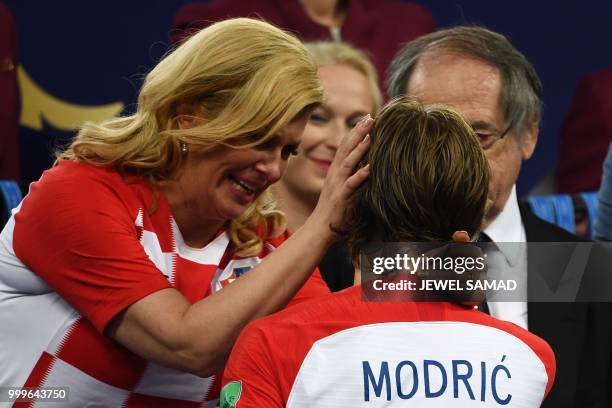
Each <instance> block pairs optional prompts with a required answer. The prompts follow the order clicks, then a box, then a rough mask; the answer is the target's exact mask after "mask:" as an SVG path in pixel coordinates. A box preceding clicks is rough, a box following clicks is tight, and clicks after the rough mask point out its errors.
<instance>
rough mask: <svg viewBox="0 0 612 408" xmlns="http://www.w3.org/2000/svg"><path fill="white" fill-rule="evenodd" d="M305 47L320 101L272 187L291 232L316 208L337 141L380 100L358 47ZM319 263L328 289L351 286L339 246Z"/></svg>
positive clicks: (373, 76) (350, 273) (348, 267)
mask: <svg viewBox="0 0 612 408" xmlns="http://www.w3.org/2000/svg"><path fill="white" fill-rule="evenodd" d="M306 47H307V48H308V50H309V51H310V52H311V54H312V55H313V56H314V59H315V61H316V62H317V65H318V67H319V69H318V72H319V78H320V79H321V85H322V86H323V92H324V100H323V103H321V104H319V105H317V106H316V107H315V108H314V110H313V112H312V115H311V116H310V119H309V120H308V123H307V124H306V128H305V130H304V135H303V137H302V144H301V145H300V148H299V149H298V150H299V152H298V154H297V155H296V156H295V157H293V158H292V159H291V160H290V162H289V166H288V167H287V172H286V173H285V175H284V176H283V178H282V179H281V181H280V182H279V183H277V185H276V186H275V187H274V192H275V195H276V197H277V198H278V200H279V203H280V205H281V207H282V209H283V211H284V212H285V214H286V216H287V222H288V226H289V229H290V230H291V231H297V230H298V229H299V228H300V227H301V226H302V225H303V224H304V222H305V221H306V220H307V219H308V217H309V216H310V215H311V213H312V212H313V210H314V208H315V207H316V205H317V202H318V200H319V195H320V194H321V191H322V189H323V184H324V181H325V177H326V175H327V173H328V171H329V168H330V165H331V163H332V160H333V158H334V155H335V154H336V151H337V149H338V146H339V145H340V143H341V141H342V140H343V139H345V138H346V137H347V135H348V134H349V132H350V131H351V129H353V127H355V125H356V124H357V123H358V122H359V120H360V119H361V118H363V117H364V116H366V115H374V114H375V113H376V112H377V111H378V110H379V109H380V106H381V103H382V95H381V92H380V89H379V88H378V79H377V76H376V71H375V69H374V67H373V66H372V64H371V62H370V61H369V59H368V58H367V56H365V54H363V53H362V52H361V51H359V50H356V49H355V48H352V47H351V46H350V45H347V44H344V43H337V42H316V43H306ZM319 267H320V269H321V273H322V275H323V278H324V279H325V281H326V282H327V284H328V285H329V287H330V289H332V290H333V291H336V290H340V289H343V288H346V287H348V286H350V285H352V283H353V269H352V266H351V264H350V263H349V262H348V259H347V258H346V257H345V256H344V253H343V251H342V247H341V245H339V244H338V245H334V246H333V247H332V249H331V250H330V251H329V252H328V253H327V255H326V256H325V258H324V259H323V262H322V263H321V264H320V265H319Z"/></svg>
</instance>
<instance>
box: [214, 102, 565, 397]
mask: <svg viewBox="0 0 612 408" xmlns="http://www.w3.org/2000/svg"><path fill="white" fill-rule="evenodd" d="M370 137H371V144H370V150H369V152H368V154H367V157H366V158H365V159H364V160H365V161H366V162H367V163H368V164H369V166H370V176H369V179H368V180H367V181H366V182H365V183H364V185H363V186H362V187H361V188H360V189H359V190H357V191H356V192H355V194H354V195H353V196H352V197H351V199H350V202H349V204H348V206H347V217H348V221H349V222H348V223H347V225H350V227H348V228H347V229H346V230H344V231H343V234H344V235H346V238H347V241H348V245H349V252H350V253H351V255H352V260H353V263H354V264H355V266H356V273H355V282H356V283H359V282H360V277H361V275H360V272H361V271H360V269H361V268H362V267H363V268H364V272H365V271H366V267H365V264H361V262H360V260H363V259H364V258H363V257H361V258H360V257H359V253H360V251H361V250H362V249H364V248H365V246H366V244H368V243H378V244H380V245H381V246H380V249H382V250H383V252H384V251H385V250H384V248H383V247H384V245H383V244H382V243H384V242H389V241H403V242H431V241H450V240H453V241H459V242H466V241H469V236H476V235H478V232H479V229H480V225H481V222H482V217H483V214H484V212H485V204H486V200H487V185H488V182H489V172H488V165H487V162H486V159H485V157H484V154H483V152H482V150H481V149H480V145H479V142H478V140H477V138H476V136H475V134H474V132H473V131H472V129H470V127H469V125H468V124H467V123H466V122H465V121H464V120H463V119H462V118H461V117H460V116H459V115H458V114H457V113H455V112H453V111H450V110H447V109H444V108H438V107H427V108H424V107H422V106H420V105H418V104H416V103H414V102H407V101H405V100H396V101H393V102H392V103H390V104H389V105H388V106H387V107H386V108H385V109H383V111H382V112H381V113H380V115H379V116H378V117H377V118H376V120H375V122H374V126H373V127H372V130H371V132H370ZM440 163H444V165H440ZM449 209H452V211H449ZM460 246H461V247H464V246H465V247H468V245H467V244H461V245H460ZM469 248H474V247H472V246H469ZM421 271H423V270H421ZM435 272H437V271H430V273H431V275H430V276H433V275H434V274H435ZM453 274H454V272H453ZM417 275H418V273H417ZM366 276H367V275H366ZM414 279H415V280H414V281H413V282H415V283H417V282H422V281H419V280H418V279H417V278H414ZM367 285H368V284H366V283H364V286H363V288H364V292H363V295H364V296H367V297H368V299H369V300H370V301H364V300H362V290H361V288H360V287H359V286H354V287H352V288H348V289H346V290H343V291H341V292H337V293H334V294H332V295H330V296H327V297H324V298H321V299H316V300H315V301H312V302H308V303H303V304H302V305H297V306H295V307H292V308H289V309H287V310H286V311H284V312H281V313H278V314H276V315H273V316H270V317H267V318H264V319H261V320H258V321H256V322H254V323H252V324H250V325H249V326H247V328H246V329H245V330H244V331H243V333H242V334H241V336H240V338H239V339H238V341H237V342H236V344H235V346H234V349H233V351H232V355H231V356H230V359H229V361H228V364H227V366H226V370H225V373H224V376H223V382H224V387H223V390H222V392H221V401H220V406H221V407H222V408H226V407H264V406H265V407H285V406H287V407H312V406H325V407H356V406H364V405H366V406H371V407H382V406H385V407H389V406H406V405H407V404H410V406H425V407H441V406H444V407H464V406H468V404H470V403H472V404H474V403H476V404H478V406H481V407H494V406H498V405H509V406H512V407H519V408H522V407H538V406H539V405H540V403H541V402H542V400H543V399H544V397H545V396H546V394H547V393H548V391H549V390H550V387H551V386H552V382H553V380H554V372H555V362H554V355H553V353H552V350H551V349H550V347H549V346H548V345H547V344H546V342H544V341H543V340H542V339H540V338H538V337H537V336H535V335H533V334H531V333H529V332H528V331H526V330H524V329H522V328H520V327H518V326H516V325H514V324H511V323H508V322H502V321H499V320H497V319H494V318H492V317H490V316H487V315H486V314H484V313H481V312H479V311H477V310H475V309H474V308H473V307H470V306H463V305H460V304H457V303H451V302H448V301H440V302H415V301H410V300H412V299H414V297H413V295H411V294H410V292H409V291H406V292H404V293H405V295H404V297H403V298H401V299H402V300H404V301H402V302H391V301H389V300H390V299H395V300H397V295H396V292H394V290H391V291H387V292H386V293H383V291H381V292H379V293H378V294H374V295H373V296H372V297H369V295H368V294H372V292H373V291H372V290H369V291H366V290H365V289H367V288H368V286H367ZM369 288H370V289H374V290H377V289H376V284H374V285H373V286H369ZM389 292H391V293H389Z"/></svg>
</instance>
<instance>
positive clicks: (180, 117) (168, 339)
mask: <svg viewBox="0 0 612 408" xmlns="http://www.w3.org/2000/svg"><path fill="white" fill-rule="evenodd" d="M321 99H322V91H321V88H320V84H319V80H318V78H317V72H316V65H315V64H314V62H313V61H312V58H311V56H310V55H309V53H308V52H307V51H306V49H305V48H304V47H303V45H302V44H301V43H300V42H299V41H298V40H297V39H295V38H294V37H292V36H290V35H288V34H286V33H284V32H283V31H281V30H279V29H277V28H275V27H273V26H271V25H269V24H266V23H263V22H260V21H256V20H249V19H236V20H228V21H224V22H220V23H218V24H215V25H212V26H210V27H209V28H207V29H205V30H203V31H201V32H200V33H198V34H196V35H195V36H193V37H192V38H191V39H190V40H188V41H187V42H185V43H184V44H182V45H181V46H180V47H178V48H177V49H176V50H174V51H173V52H172V53H170V54H169V55H168V56H167V57H166V58H165V59H163V60H162V61H161V62H160V63H159V64H158V65H157V66H156V67H155V68H154V69H153V70H152V71H151V72H150V73H149V74H148V76H147V77H146V79H145V82H144V84H143V87H142V89H141V91H140V94H139V99H138V108H137V110H136V112H135V113H134V114H132V115H130V116H126V117H122V118H117V119H113V120H111V121H108V122H105V123H101V124H96V125H94V124H87V125H85V126H84V127H83V128H82V129H81V131H80V132H79V134H78V135H77V137H76V138H75V140H74V141H73V143H72V144H71V145H70V147H69V148H68V149H67V150H66V151H64V152H63V153H61V154H60V155H59V157H58V162H57V165H56V166H55V167H54V168H52V169H51V170H49V171H47V172H45V174H44V175H43V177H42V178H41V180H40V181H39V182H37V183H34V184H33V185H32V187H31V191H30V194H29V195H28V196H27V197H26V198H25V199H24V201H23V202H22V204H21V206H20V207H19V209H18V210H17V212H16V213H15V214H14V216H13V217H12V218H11V220H10V221H9V223H8V224H7V226H6V228H5V229H4V230H3V232H2V235H0V270H1V273H0V325H1V326H2V327H4V328H10V329H4V330H2V331H0V344H2V347H0V366H1V367H2V370H1V372H0V386H14V387H26V386H27V387H42V386H45V387H53V386H56V387H69V396H68V398H67V399H64V400H63V403H62V406H64V407H83V406H90V405H91V406H113V407H118V406H123V407H132V406H139V407H141V406H200V405H202V404H203V403H204V405H205V406H208V405H210V406H214V405H215V404H216V399H217V398H218V385H217V384H218V383H217V380H216V379H217V377H216V376H215V373H217V372H219V370H221V369H222V368H223V365H224V363H225V361H226V358H227V355H228V353H229V351H230V349H231V347H232V345H233V343H234V340H235V339H236V337H237V335H238V334H239V333H240V331H241V330H242V328H243V327H244V325H245V324H247V323H248V322H249V321H251V320H253V319H255V318H257V317H260V316H263V315H266V314H269V313H272V312H274V311H276V310H279V309H281V308H282V307H284V306H285V305H286V304H287V303H288V302H289V301H290V300H291V299H292V298H293V297H294V296H295V295H296V292H298V290H299V289H300V288H301V287H302V286H303V285H304V283H305V282H306V285H305V287H304V290H303V292H302V295H301V297H302V298H305V297H312V296H316V295H320V294H322V293H325V292H326V291H327V289H326V288H325V286H324V284H323V283H322V282H321V280H320V278H319V279H318V280H317V279H316V278H312V279H310V280H309V277H310V276H311V274H312V271H313V270H314V269H315V268H316V265H317V263H318V262H319V260H320V258H321V256H322V254H323V253H324V252H325V251H326V250H327V248H328V246H329V245H330V244H331V243H332V241H333V240H334V239H335V235H334V232H333V231H332V230H331V229H330V225H335V224H338V222H339V220H340V219H341V213H342V211H343V206H344V202H345V201H346V199H347V197H348V196H349V195H350V194H351V192H352V191H353V190H354V189H355V188H356V187H357V186H358V185H359V184H360V183H361V182H363V180H364V179H365V178H367V175H368V170H367V169H360V170H357V171H356V172H355V171H354V170H353V169H355V167H356V165H357V163H358V162H359V160H360V158H361V157H362V156H363V154H364V153H365V151H366V150H367V147H368V143H367V140H366V141H365V142H362V141H363V138H364V136H365V134H366V133H367V131H368V129H369V126H370V124H371V123H370V122H371V121H368V120H365V121H362V122H361V125H360V126H358V127H357V128H356V129H355V131H354V132H352V134H351V135H350V136H349V137H347V138H346V140H345V143H343V145H342V147H341V148H340V149H339V152H338V154H337V155H336V160H335V161H334V162H333V164H332V165H331V167H330V170H329V172H328V178H327V180H326V186H325V187H324V189H323V192H322V193H321V200H320V202H319V204H318V205H317V206H316V209H315V210H314V212H313V216H312V217H311V218H309V219H308V220H307V221H306V222H304V225H303V227H302V228H300V229H299V230H298V231H295V233H294V234H293V236H292V237H291V238H289V239H286V240H285V238H286V236H285V235H284V234H283V231H284V225H285V222H284V218H283V216H282V213H281V212H280V211H279V210H278V209H277V208H276V206H275V203H274V201H273V200H272V199H271V195H270V194H269V192H268V188H269V186H270V185H272V184H274V183H275V182H276V181H278V180H279V179H280V177H281V175H282V174H283V173H284V171H285V168H286V166H287V160H288V159H289V156H291V155H292V154H294V153H295V150H296V147H297V145H298V144H299V143H300V141H301V135H302V132H303V130H304V127H305V125H306V122H307V120H308V117H309V115H310V113H311V111H312V109H313V106H314V105H316V104H317V103H319V102H320V101H321ZM283 241H284V244H283V245H282V246H280V247H278V246H279V244H280V243H281V242H283ZM304 247H308V248H309V251H308V252H306V253H305V252H304V251H303V248H304ZM264 258H265V259H264ZM237 278H238V279H237ZM221 289H222V290H221ZM304 291H305V292H304Z"/></svg>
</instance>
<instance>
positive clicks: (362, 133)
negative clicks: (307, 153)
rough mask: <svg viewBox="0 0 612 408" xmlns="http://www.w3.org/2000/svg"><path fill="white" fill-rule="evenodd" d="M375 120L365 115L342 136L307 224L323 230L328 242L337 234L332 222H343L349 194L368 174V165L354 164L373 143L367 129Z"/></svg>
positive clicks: (321, 231) (334, 223) (321, 235)
mask: <svg viewBox="0 0 612 408" xmlns="http://www.w3.org/2000/svg"><path fill="white" fill-rule="evenodd" d="M372 123H373V119H372V117H371V116H370V115H366V116H365V117H363V118H362V119H361V120H360V121H359V123H358V124H357V126H355V127H354V128H353V129H352V130H351V132H350V133H349V135H348V137H346V138H345V139H343V140H342V142H341V144H340V146H339V147H338V150H337V151H336V155H335V157H334V160H333V162H332V164H331V166H330V168H329V171H328V173H327V177H326V178H325V183H324V184H323V190H322V191H321V195H320V197H319V202H318V203H317V206H316V207H315V209H314V211H313V212H312V214H311V215H310V217H308V219H307V220H306V222H305V224H304V226H308V225H311V226H313V227H314V228H316V229H318V230H320V232H319V234H320V237H321V239H324V240H327V241H328V242H329V243H331V242H332V241H333V240H334V239H335V238H336V234H335V233H334V231H333V230H332V228H331V226H339V225H340V224H341V223H342V217H343V214H344V208H345V205H346V202H347V200H348V198H349V196H350V195H351V194H352V193H353V192H354V191H355V190H356V189H357V187H359V186H360V185H361V184H362V183H363V182H364V181H365V180H366V179H367V178H368V176H369V166H365V167H362V168H360V169H357V170H355V167H357V165H358V164H359V162H360V160H361V159H362V158H363V156H364V154H365V153H366V152H367V151H368V148H369V147H370V138H369V136H368V132H369V131H370V128H371V127H372Z"/></svg>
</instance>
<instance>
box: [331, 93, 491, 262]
mask: <svg viewBox="0 0 612 408" xmlns="http://www.w3.org/2000/svg"><path fill="white" fill-rule="evenodd" d="M370 137H371V142H370V150H369V152H368V154H367V156H366V158H365V159H364V161H365V162H367V163H369V164H370V176H369V178H368V180H367V181H366V182H365V183H364V184H363V185H362V186H361V187H360V188H359V189H358V190H357V191H356V192H355V193H354V194H353V196H352V197H351V198H350V201H349V204H348V206H347V218H348V225H349V227H347V228H346V229H345V230H344V231H342V233H343V234H344V235H345V236H346V238H347V240H348V246H349V251H350V255H351V259H352V260H356V259H358V256H359V251H360V250H361V248H362V247H363V245H364V244H365V243H367V242H384V241H387V242H400V241H404V242H418V241H450V240H451V237H452V234H453V233H454V232H455V231H461V230H463V231H467V232H468V234H469V235H470V236H471V237H472V236H474V235H476V234H477V233H478V232H479V231H480V226H481V224H482V218H483V216H484V210H485V204H486V201H487V193H488V186H489V166H488V163H487V160H486V158H485V156H484V153H483V151H482V148H481V147H480V142H479V140H478V137H477V136H476V134H475V133H474V130H472V128H471V127H470V125H468V124H467V122H466V121H465V120H464V119H463V118H462V117H461V116H460V115H459V114H458V113H456V112H454V111H452V110H449V109H447V108H443V107H439V106H428V107H423V106H422V105H420V104H418V103H416V102H411V101H408V100H405V99H396V100H394V101H392V102H390V103H389V104H388V105H387V106H385V107H384V108H383V110H382V111H381V112H380V114H379V115H378V117H377V118H376V120H375V121H374V125H373V127H372V130H371V131H370ZM362 164H365V163H362Z"/></svg>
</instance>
